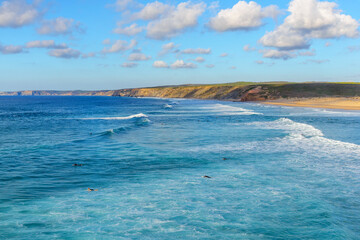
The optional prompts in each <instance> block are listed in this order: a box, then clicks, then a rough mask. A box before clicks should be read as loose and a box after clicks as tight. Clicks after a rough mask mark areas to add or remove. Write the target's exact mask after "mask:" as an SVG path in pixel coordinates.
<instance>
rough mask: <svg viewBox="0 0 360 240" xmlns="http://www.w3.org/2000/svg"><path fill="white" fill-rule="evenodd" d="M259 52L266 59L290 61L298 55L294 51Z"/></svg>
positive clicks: (272, 50)
mask: <svg viewBox="0 0 360 240" xmlns="http://www.w3.org/2000/svg"><path fill="white" fill-rule="evenodd" d="M259 52H260V53H262V54H263V57H264V58H272V59H283V60H288V59H290V58H295V57H296V54H295V53H294V52H293V51H284V50H276V49H263V50H260V51H259Z"/></svg>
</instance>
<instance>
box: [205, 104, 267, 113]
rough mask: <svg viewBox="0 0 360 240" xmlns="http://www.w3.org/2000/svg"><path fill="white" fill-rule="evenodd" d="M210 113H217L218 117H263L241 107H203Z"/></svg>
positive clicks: (219, 105) (222, 105)
mask: <svg viewBox="0 0 360 240" xmlns="http://www.w3.org/2000/svg"><path fill="white" fill-rule="evenodd" d="M203 109H207V110H209V111H211V112H215V113H218V115H263V114H262V113H258V112H255V111H253V110H250V109H245V108H241V107H234V106H229V105H224V104H214V105H211V106H208V107H203Z"/></svg>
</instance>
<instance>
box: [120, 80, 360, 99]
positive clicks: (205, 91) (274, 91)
mask: <svg viewBox="0 0 360 240" xmlns="http://www.w3.org/2000/svg"><path fill="white" fill-rule="evenodd" d="M113 96H126V97H163V98H195V99H218V100H231V101H266V100H276V99H279V98H309V97H356V96H360V84H357V83H284V82H271V83H248V82H237V83H228V84H213V85H183V86H166V87H152V88H133V89H122V90H117V91H114V94H113Z"/></svg>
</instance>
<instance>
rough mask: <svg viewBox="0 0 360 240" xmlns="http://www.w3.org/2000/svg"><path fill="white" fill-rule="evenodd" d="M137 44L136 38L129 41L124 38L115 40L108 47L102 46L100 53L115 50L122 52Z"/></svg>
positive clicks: (114, 51)
mask: <svg viewBox="0 0 360 240" xmlns="http://www.w3.org/2000/svg"><path fill="white" fill-rule="evenodd" d="M136 44H137V42H136V40H131V41H130V43H128V42H127V41H124V40H117V41H115V42H114V44H113V45H111V46H110V47H104V49H103V50H102V53H105V54H106V53H116V52H124V51H127V50H130V49H132V48H133V47H135V46H136Z"/></svg>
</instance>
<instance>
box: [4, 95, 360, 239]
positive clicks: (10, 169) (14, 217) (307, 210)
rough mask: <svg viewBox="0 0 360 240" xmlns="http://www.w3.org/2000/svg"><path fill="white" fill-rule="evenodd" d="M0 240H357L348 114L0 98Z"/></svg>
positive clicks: (358, 161)
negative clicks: (89, 189)
mask: <svg viewBox="0 0 360 240" xmlns="http://www.w3.org/2000/svg"><path fill="white" fill-rule="evenodd" d="M73 164H83V166H78V167H76V166H73ZM205 175H206V176H209V177H211V178H203V177H202V176H205ZM87 188H92V189H98V191H91V192H88V191H87ZM0 239H24V240H25V239H36V240H42V239H141V240H143V239H217V240H218V239H360V111H341V110H322V109H309V108H308V109H306V108H291V107H279V106H270V105H261V104H254V103H233V102H219V101H201V100H184V99H151V98H119V97H54V96H53V97H46V96H41V97H0Z"/></svg>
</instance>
